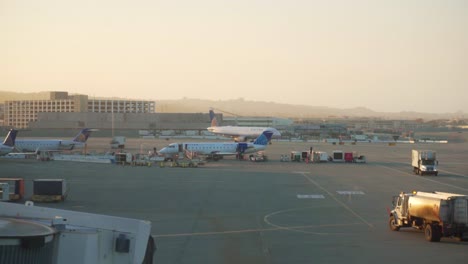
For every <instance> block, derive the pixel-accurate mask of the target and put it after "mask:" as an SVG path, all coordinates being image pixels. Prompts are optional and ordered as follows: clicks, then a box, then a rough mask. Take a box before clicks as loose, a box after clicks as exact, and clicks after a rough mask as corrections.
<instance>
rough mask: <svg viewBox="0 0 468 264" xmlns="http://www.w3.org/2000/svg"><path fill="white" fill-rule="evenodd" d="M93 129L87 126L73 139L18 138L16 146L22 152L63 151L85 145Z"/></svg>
mask: <svg viewBox="0 0 468 264" xmlns="http://www.w3.org/2000/svg"><path fill="white" fill-rule="evenodd" d="M91 131H92V129H89V128H85V129H82V130H81V131H80V133H78V135H76V136H75V138H73V139H72V140H62V139H18V140H16V143H15V148H16V149H17V150H19V151H22V152H39V151H62V150H72V149H74V148H77V147H83V146H84V145H85V143H86V140H88V137H89V135H90V134H91Z"/></svg>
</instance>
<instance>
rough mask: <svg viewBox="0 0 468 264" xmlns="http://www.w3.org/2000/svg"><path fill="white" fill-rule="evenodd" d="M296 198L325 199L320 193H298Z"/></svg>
mask: <svg viewBox="0 0 468 264" xmlns="http://www.w3.org/2000/svg"><path fill="white" fill-rule="evenodd" d="M297 198H298V199H325V196H323V195H321V194H298V195H297Z"/></svg>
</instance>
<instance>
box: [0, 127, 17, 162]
mask: <svg viewBox="0 0 468 264" xmlns="http://www.w3.org/2000/svg"><path fill="white" fill-rule="evenodd" d="M17 133H18V130H14V129H10V131H9V132H8V134H7V136H6V137H5V140H4V141H3V144H2V145H0V156H4V155H7V154H8V153H10V152H13V150H14V148H15V139H16V134H17Z"/></svg>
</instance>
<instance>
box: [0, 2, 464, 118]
mask: <svg viewBox="0 0 468 264" xmlns="http://www.w3.org/2000/svg"><path fill="white" fill-rule="evenodd" d="M0 32H1V34H0V90H3V91H17V92H37V91H51V90H59V91H68V92H70V93H81V94H88V95H90V96H93V95H94V96H110V95H112V96H119V97H129V98H134V99H149V100H155V101H157V100H158V99H180V98H183V97H188V98H200V99H211V100H228V99H237V98H244V99H246V100H256V101H267V102H268V101H272V102H278V103H291V104H306V105H315V106H329V107H339V108H348V107H357V106H365V107H368V108H370V109H373V110H376V111H386V112H397V111H421V112H434V113H439V112H455V111H459V110H461V111H464V112H468V102H467V99H468V1H466V0H440V1H435V0H385V1H379V0H342V1H337V0H336V1H334V0H323V1H314V0H303V1H300V0H230V1H228V0H191V1H177V0H167V1H158V0H147V1H141V0H132V1H130V0H90V1H87V0H79V1H76V0H73V1H72V0H56V1H52V0H40V1H38V0H28V1H27V0H0Z"/></svg>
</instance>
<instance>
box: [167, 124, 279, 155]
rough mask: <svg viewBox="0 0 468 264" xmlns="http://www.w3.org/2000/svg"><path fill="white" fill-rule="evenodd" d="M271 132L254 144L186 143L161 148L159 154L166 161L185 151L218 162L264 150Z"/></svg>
mask: <svg viewBox="0 0 468 264" xmlns="http://www.w3.org/2000/svg"><path fill="white" fill-rule="evenodd" d="M272 135H273V132H271V131H264V132H263V133H262V134H261V135H260V136H259V137H257V138H256V139H255V141H254V142H188V143H171V144H169V145H168V146H166V147H164V148H162V149H161V150H160V151H159V154H162V155H164V157H165V158H166V159H173V158H174V156H176V155H179V157H180V156H183V155H184V153H185V152H186V151H189V152H192V153H197V154H198V155H202V156H208V157H211V158H213V160H218V159H219V158H221V157H222V156H228V155H243V154H248V153H255V152H258V151H262V150H265V149H266V147H267V145H268V142H269V141H270V139H271V136H272Z"/></svg>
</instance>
